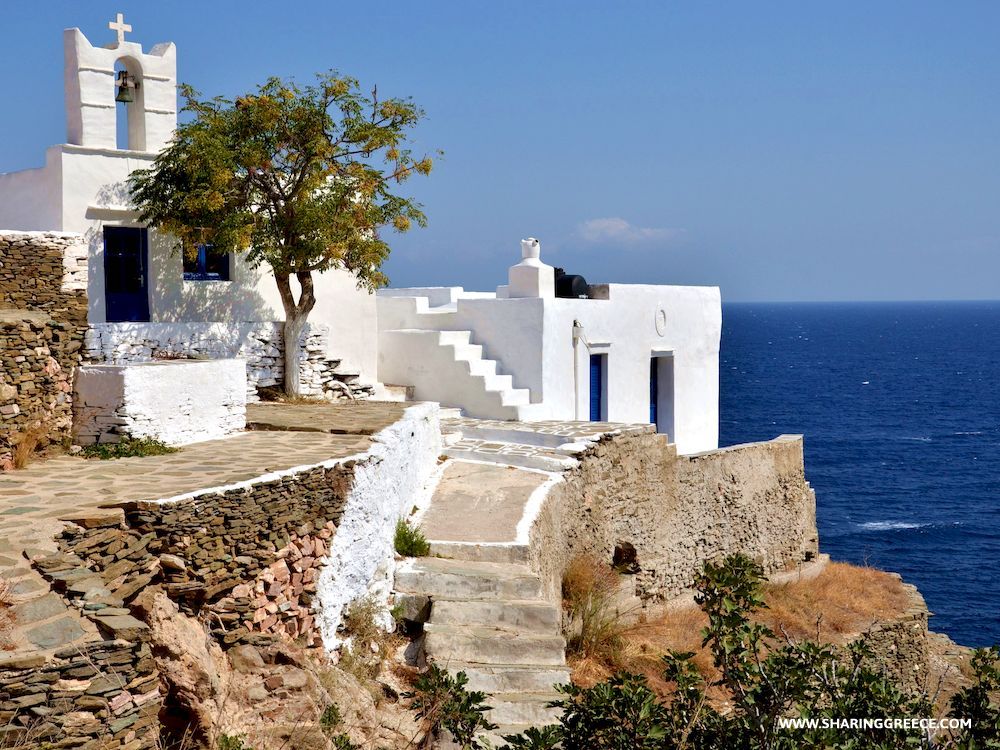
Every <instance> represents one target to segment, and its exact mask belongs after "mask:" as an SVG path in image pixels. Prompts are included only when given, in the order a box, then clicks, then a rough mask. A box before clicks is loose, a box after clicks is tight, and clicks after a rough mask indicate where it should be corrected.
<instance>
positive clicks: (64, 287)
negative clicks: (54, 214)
mask: <svg viewBox="0 0 1000 750" xmlns="http://www.w3.org/2000/svg"><path fill="white" fill-rule="evenodd" d="M3 309H8V310H33V311H37V312H43V313H45V314H46V315H48V316H49V317H50V318H52V319H53V320H58V321H64V322H68V323H75V324H76V325H86V322H87V245H86V244H85V243H84V241H83V237H82V236H81V235H79V234H63V233H58V232H4V231H0V310H3Z"/></svg>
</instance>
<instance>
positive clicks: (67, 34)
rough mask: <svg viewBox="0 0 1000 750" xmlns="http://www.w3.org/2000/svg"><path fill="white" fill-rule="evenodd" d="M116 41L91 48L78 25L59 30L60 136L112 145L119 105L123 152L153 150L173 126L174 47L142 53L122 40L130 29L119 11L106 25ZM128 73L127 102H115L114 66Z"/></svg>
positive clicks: (93, 144)
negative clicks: (62, 90)
mask: <svg viewBox="0 0 1000 750" xmlns="http://www.w3.org/2000/svg"><path fill="white" fill-rule="evenodd" d="M108 27H109V28H110V29H111V30H112V31H115V32H116V33H117V35H118V40H117V42H113V43H111V44H109V45H107V46H106V47H95V46H93V45H92V44H91V43H90V42H89V41H88V40H87V37H85V36H84V35H83V32H81V31H80V30H79V29H66V30H65V31H64V32H63V49H64V53H65V60H66V67H65V84H66V139H67V142H68V143H70V144H73V145H76V146H85V147H88V148H102V149H117V148H118V146H119V144H118V140H117V118H118V110H117V108H118V107H120V106H124V108H125V110H126V114H127V117H128V144H127V150H129V151H141V152H145V153H152V154H155V153H158V152H159V151H160V150H161V149H162V148H163V147H164V146H166V145H167V143H168V142H169V141H170V138H171V137H172V136H173V133H174V128H176V127H177V48H176V47H175V46H174V44H173V42H167V43H165V44H157V45H156V46H154V47H153V48H152V49H151V50H150V51H149V52H148V53H146V52H143V51H142V45H141V44H139V43H137V42H131V41H126V39H125V34H126V32H129V31H131V30H132V27H131V26H130V25H128V24H127V23H125V20H124V18H123V17H122V14H121V13H119V14H118V16H117V19H116V20H115V21H112V22H111V23H109V24H108ZM117 63H121V66H122V67H123V69H124V71H125V72H126V73H127V74H128V79H127V80H128V81H129V82H130V83H131V84H132V85H131V86H130V89H131V91H130V93H131V95H132V97H131V98H132V99H133V101H131V102H128V103H127V104H124V105H120V104H118V103H117V102H116V100H115V97H116V95H117V94H118V90H119V83H120V80H121V79H120V77H119V74H118V72H117V71H116V70H115V65H116V64H117Z"/></svg>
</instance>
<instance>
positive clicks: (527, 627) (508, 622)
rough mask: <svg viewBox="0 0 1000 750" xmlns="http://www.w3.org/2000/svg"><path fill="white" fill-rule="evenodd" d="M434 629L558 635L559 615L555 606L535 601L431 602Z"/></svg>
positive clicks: (447, 600) (560, 620)
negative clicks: (466, 627)
mask: <svg viewBox="0 0 1000 750" xmlns="http://www.w3.org/2000/svg"><path fill="white" fill-rule="evenodd" d="M431 621H432V622H433V623H434V624H435V625H456V626H461V625H478V626H483V627H492V628H498V629H500V630H510V631H515V632H528V633H548V634H552V633H558V632H559V628H560V625H561V624H562V612H560V610H559V607H557V606H556V605H555V604H549V603H548V602H539V601H515V600H510V599H508V600H506V601H477V600H472V601H465V600H449V599H435V600H434V603H433V606H432V608H431Z"/></svg>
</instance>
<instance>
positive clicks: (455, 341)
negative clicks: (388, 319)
mask: <svg viewBox="0 0 1000 750" xmlns="http://www.w3.org/2000/svg"><path fill="white" fill-rule="evenodd" d="M471 339H472V332H471V331H439V330H426V329H418V328H407V329H394V330H383V331H381V332H380V333H379V348H380V351H382V352H385V353H387V354H390V353H391V356H385V357H382V359H381V361H380V364H379V376H380V378H381V379H382V381H383V382H386V383H400V384H405V385H408V386H412V387H413V397H414V398H415V399H416V400H418V401H437V402H439V403H441V404H442V405H443V406H451V407H459V408H461V409H462V410H463V412H465V413H466V414H469V415H474V416H477V417H483V418H489V419H504V420H520V419H525V418H527V417H528V414H529V412H530V411H531V393H530V392H529V391H528V389H527V388H515V387H514V382H513V378H512V377H511V376H510V375H501V374H499V373H498V371H497V361H496V360H494V359H486V358H485V357H483V347H482V346H481V345H480V344H473V343H472V341H471ZM404 363H405V366H404ZM397 368H398V371H397Z"/></svg>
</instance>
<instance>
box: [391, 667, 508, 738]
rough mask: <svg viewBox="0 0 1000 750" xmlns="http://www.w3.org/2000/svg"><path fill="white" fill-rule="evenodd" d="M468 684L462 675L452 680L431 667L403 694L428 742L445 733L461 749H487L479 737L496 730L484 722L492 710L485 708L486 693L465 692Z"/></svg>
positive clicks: (460, 673)
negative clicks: (422, 724)
mask: <svg viewBox="0 0 1000 750" xmlns="http://www.w3.org/2000/svg"><path fill="white" fill-rule="evenodd" d="M468 682H469V678H468V677H467V676H466V674H465V672H459V673H458V674H457V675H455V676H454V677H452V676H451V675H449V674H448V673H447V672H446V671H445V670H443V669H441V668H440V667H438V666H437V665H434V664H432V665H431V667H430V669H429V670H428V671H427V672H426V673H425V674H422V675H420V677H418V678H417V679H416V681H415V682H414V683H413V692H410V693H404V694H403V697H404V698H409V699H411V700H412V703H411V704H410V708H412V709H413V710H414V711H416V716H417V718H418V719H423V720H424V721H426V722H427V736H428V739H429V740H436V739H439V738H440V736H441V730H442V729H444V730H446V731H448V732H450V733H451V736H452V738H453V739H454V741H455V743H456V744H458V745H459V746H460V747H462V748H467V749H468V750H481V749H482V748H486V747H489V745H488V744H486V743H484V742H483V741H482V740H480V739H479V736H478V735H479V734H480V733H481V732H488V731H490V730H491V729H496V725H495V724H491V723H490V722H489V721H487V719H486V712H487V711H489V710H490V708H491V707H490V706H487V705H486V694H485V693H482V692H479V691H478V690H473V691H469V690H466V688H465V686H466V685H467V684H468Z"/></svg>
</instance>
